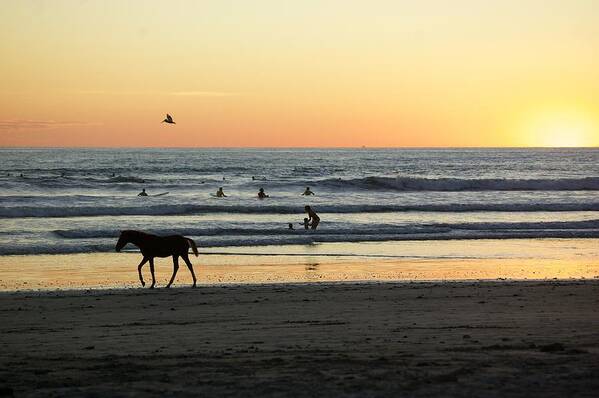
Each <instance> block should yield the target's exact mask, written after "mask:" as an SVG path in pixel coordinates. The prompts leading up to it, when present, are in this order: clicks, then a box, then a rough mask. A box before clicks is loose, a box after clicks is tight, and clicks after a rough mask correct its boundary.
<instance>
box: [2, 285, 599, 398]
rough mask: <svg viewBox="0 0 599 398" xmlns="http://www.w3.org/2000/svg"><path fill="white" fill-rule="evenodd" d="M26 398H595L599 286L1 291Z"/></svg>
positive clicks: (10, 368)
mask: <svg viewBox="0 0 599 398" xmlns="http://www.w3.org/2000/svg"><path fill="white" fill-rule="evenodd" d="M0 333H1V335H2V339H1V342H0V348H1V349H0V393H3V394H5V395H10V394H11V393H14V395H15V396H36V397H52V396H66V397H74V396H111V397H112V396H114V397H124V396H197V395H199V394H206V395H209V396H210V395H213V396H214V395H217V396H224V395H226V396H240V397H241V396H243V397H245V396H269V397H279V396H360V397H363V396H410V397H429V396H444V397H446V396H456V397H472V396H485V397H505V396H516V397H531V396H539V397H540V396H543V397H564V396H577V397H580V396H589V397H591V396H596V393H597V390H598V389H599V281H597V280H594V281H591V280H587V281H536V282H535V281H522V282H458V283H455V282H454V283H450V282H445V283H427V282H419V283H398V282H385V283H382V282H377V283H361V284H356V283H337V284H330V283H308V284H274V285H273V284H261V285H252V284H246V285H221V286H203V287H200V288H197V289H190V288H187V287H185V288H176V289H170V290H167V289H155V290H147V289H124V290H81V291H54V292H35V293H34V292H16V293H15V292H13V293H0Z"/></svg>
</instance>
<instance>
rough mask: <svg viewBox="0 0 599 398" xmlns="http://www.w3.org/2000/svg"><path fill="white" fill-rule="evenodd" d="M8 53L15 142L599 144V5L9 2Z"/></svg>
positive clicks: (3, 115)
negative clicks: (169, 122) (168, 121)
mask: <svg viewBox="0 0 599 398" xmlns="http://www.w3.org/2000/svg"><path fill="white" fill-rule="evenodd" d="M0 54H1V62H0V76H1V81H2V84H1V85H0V146H101V147H113V146H128V147H137V146H159V147H162V146H169V147H171V146H174V147H187V146H189V147H213V146H218V147H223V146H250V147H261V146H267V147H281V146H282V147H295V146H300V147H313V146H326V147H332V146H340V147H361V146H363V145H364V146H373V147H407V146H425V147H428V146H597V145H599V2H598V1H596V0H497V1H491V0H489V1H484V0H447V1H442V0H435V1H433V0H422V1H404V0H394V1H377V0H370V1H350V0H330V1H328V0H317V1H312V0H303V1H284V0H269V1H259V0H257V1H241V0H240V1H225V0H216V1H208V0H206V1H199V0H198V1H168V2H167V1H151V0H145V1H124V0H120V1H83V0H81V1H60V0H55V1H41V0H38V1H28V0H18V1H16V0H15V1H12V0H4V1H2V2H1V3H0ZM167 112H168V113H170V114H171V115H173V117H174V119H175V121H176V123H177V124H176V125H167V124H162V123H160V122H161V120H162V119H163V118H164V116H165V113H167Z"/></svg>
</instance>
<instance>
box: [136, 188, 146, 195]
mask: <svg viewBox="0 0 599 398" xmlns="http://www.w3.org/2000/svg"><path fill="white" fill-rule="evenodd" d="M137 196H148V194H147V193H146V189H145V188H143V189H142V190H141V192H140V193H138V194H137Z"/></svg>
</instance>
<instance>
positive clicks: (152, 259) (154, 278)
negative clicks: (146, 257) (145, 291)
mask: <svg viewBox="0 0 599 398" xmlns="http://www.w3.org/2000/svg"><path fill="white" fill-rule="evenodd" d="M150 272H151V273H152V286H150V289H154V285H155V284H156V277H155V276H154V257H150Z"/></svg>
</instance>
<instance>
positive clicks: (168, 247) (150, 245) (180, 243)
mask: <svg viewBox="0 0 599 398" xmlns="http://www.w3.org/2000/svg"><path fill="white" fill-rule="evenodd" d="M127 243H132V244H134V245H135V246H137V247H139V250H140V251H141V254H142V255H143V256H144V258H143V259H142V260H141V263H139V265H138V266H137V271H138V272H139V280H140V281H141V285H142V286H145V285H146V283H145V282H144V278H143V276H142V275H141V267H143V265H144V264H145V263H147V262H148V261H149V262H150V272H151V273H152V286H150V289H152V288H153V287H154V285H155V284H156V278H155V277H154V257H168V256H173V276H172V277H171V280H170V282H169V283H168V285H166V287H171V285H172V283H173V281H174V280H175V275H177V270H178V269H179V256H180V257H181V258H182V259H183V261H185V264H187V268H189V271H191V276H192V278H193V287H195V286H196V276H195V274H194V272H193V265H192V264H191V261H189V255H188V250H189V248H190V247H191V249H192V250H193V254H195V255H196V257H197V256H198V248H197V246H196V244H195V242H194V241H193V240H191V239H189V238H186V237H184V236H181V235H171V236H157V235H152V234H147V233H145V232H141V231H131V230H129V231H121V236H120V237H119V241H118V242H117V243H116V251H117V252H120V251H121V249H122V248H123V247H125V245H126V244H127Z"/></svg>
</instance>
